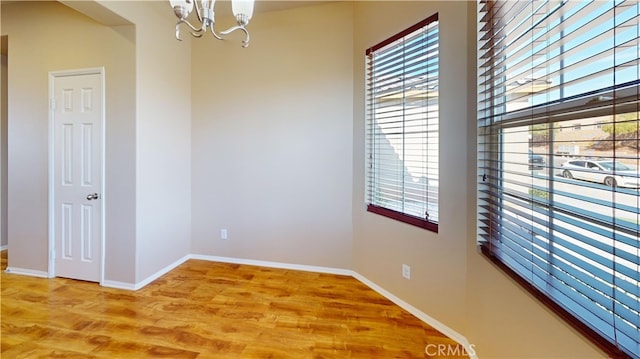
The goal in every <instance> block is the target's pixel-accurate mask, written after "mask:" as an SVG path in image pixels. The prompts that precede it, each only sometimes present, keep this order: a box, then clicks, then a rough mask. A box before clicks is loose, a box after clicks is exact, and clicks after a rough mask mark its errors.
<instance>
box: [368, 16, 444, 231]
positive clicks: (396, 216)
mask: <svg viewBox="0 0 640 359" xmlns="http://www.w3.org/2000/svg"><path fill="white" fill-rule="evenodd" d="M438 21H439V20H438V13H435V14H433V15H431V16H429V17H427V18H426V19H424V20H422V21H420V22H418V23H417V24H415V25H413V26H410V27H408V28H407V29H405V30H403V31H401V32H399V33H397V34H395V35H393V36H391V37H389V38H388V39H385V40H383V41H382V42H380V43H378V44H376V45H374V46H372V47H370V48H368V49H367V50H366V52H365V59H367V60H368V61H370V60H369V57H370V56H373V54H374V53H375V52H376V51H378V50H381V49H384V48H385V47H387V46H388V45H391V44H393V43H394V42H396V41H398V40H401V39H403V38H404V37H406V36H409V35H412V34H414V33H415V32H417V31H420V30H422V29H425V28H426V27H427V26H429V25H431V24H433V23H434V22H436V26H438V24H437V22H438ZM437 36H438V40H437V42H438V44H439V38H440V35H439V33H438V35H437ZM436 51H437V52H438V53H437V55H436V56H437V63H438V67H439V62H440V58H439V45H438V50H436ZM428 54H431V52H428ZM402 63H403V67H404V64H405V62H404V61H403V62H402ZM365 67H366V71H365V72H366V73H365V77H366V79H367V82H370V78H371V73H370V71H372V70H371V69H370V68H369V66H365ZM371 82H372V81H371ZM438 83H439V70H438ZM371 86H372V87H371V88H375V85H373V84H371ZM366 87H367V91H366V94H367V96H366V97H367V100H369V99H370V98H371V97H373V95H372V90H371V88H370V87H369V86H366ZM403 93H404V91H403ZM371 102H372V101H365V107H366V108H365V113H367V118H366V126H365V128H366V131H369V128H370V127H371V126H372V125H371V122H373V123H374V125H373V126H375V121H376V120H375V115H373V114H372V113H373V109H372V108H371V105H370V103H371ZM438 107H439V100H438ZM437 121H438V123H439V121H440V116H439V114H438V116H437ZM402 123H403V124H404V123H406V119H405V118H404V115H403V119H402ZM425 132H426V131H425ZM402 133H403V136H404V134H405V133H406V132H405V131H404V130H403V132H402ZM437 135H438V138H439V130H438V134H437ZM366 137H367V142H368V143H367V149H366V153H367V159H368V163H367V165H368V166H367V167H368V168H369V170H368V172H367V173H366V174H365V189H366V190H367V191H369V193H365V202H366V209H367V211H368V212H371V213H375V214H378V215H381V216H384V217H387V218H390V219H393V220H397V221H400V222H403V223H406V224H409V225H413V226H417V227H420V228H423V229H426V230H429V231H432V232H435V233H438V222H437V221H434V220H430V219H429V217H428V215H427V216H426V218H422V217H418V216H414V215H412V214H409V213H406V212H402V211H398V210H395V209H392V208H389V207H385V206H381V205H378V204H376V203H374V202H375V200H374V199H373V198H372V197H373V196H375V195H374V193H373V190H371V189H370V188H371V186H372V181H373V179H372V177H374V176H375V170H374V169H373V164H372V163H373V162H374V160H373V159H372V156H373V153H374V150H373V149H372V144H371V142H372V140H371V139H370V138H369V137H370V136H369V135H368V134H367V135H366ZM403 143H404V139H403ZM428 157H429V156H426V157H425V158H424V163H423V164H424V165H425V166H426V165H427V162H428ZM439 158H440V154H439V149H438V154H437V160H438V163H439ZM401 162H402V163H403V165H404V164H405V163H406V161H405V160H404V159H402V160H401ZM437 178H438V180H439V173H438V175H437ZM436 190H437V191H438V192H439V186H438V188H437V189H436ZM401 196H402V202H403V203H404V201H406V191H405V189H404V188H403V189H402V195H401ZM438 197H439V195H436V196H435V201H436V207H439V200H438ZM429 199H431V200H432V201H433V198H432V197H431V196H430V195H429V190H425V198H424V201H421V202H420V203H421V204H423V205H424V206H425V207H427V206H428V205H429V203H430V202H429Z"/></svg>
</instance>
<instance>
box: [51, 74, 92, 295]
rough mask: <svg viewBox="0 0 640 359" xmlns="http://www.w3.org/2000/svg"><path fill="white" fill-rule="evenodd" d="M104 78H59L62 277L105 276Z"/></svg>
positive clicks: (57, 230) (56, 131)
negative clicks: (103, 239) (103, 205)
mask: <svg viewBox="0 0 640 359" xmlns="http://www.w3.org/2000/svg"><path fill="white" fill-rule="evenodd" d="M102 92H103V84H102V74H100V73H89V74H75V75H62V76H54V77H53V102H52V114H53V121H52V123H53V141H54V142H53V143H54V144H53V179H52V180H53V182H54V183H53V186H52V187H53V188H52V189H53V192H54V194H53V212H54V213H53V223H54V225H53V235H54V246H55V249H54V251H53V256H54V258H55V262H54V273H55V275H56V276H59V277H67V278H73V279H81V280H87V281H94V282H99V281H100V278H101V270H102V266H101V263H102V210H103V208H102V204H101V202H102V193H101V189H102V175H103V174H102V168H103V166H102V139H103V135H102V131H103V128H102V127H103V126H102V124H103V106H104V104H103V93H102Z"/></svg>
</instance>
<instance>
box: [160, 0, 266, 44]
mask: <svg viewBox="0 0 640 359" xmlns="http://www.w3.org/2000/svg"><path fill="white" fill-rule="evenodd" d="M169 3H170V4H171V7H172V8H173V12H174V14H175V15H176V17H177V18H178V19H179V20H178V22H177V23H176V39H178V40H180V41H182V39H181V38H180V25H182V24H186V25H187V26H188V27H189V28H190V29H191V31H190V32H191V35H193V36H194V37H198V38H199V37H202V35H204V33H205V32H207V29H210V30H211V34H212V35H213V36H214V37H215V38H216V39H218V40H224V36H226V35H228V34H230V33H232V32H234V31H237V30H239V31H242V32H244V34H245V39H244V40H242V47H247V46H249V31H248V30H247V28H246V26H247V25H248V24H249V20H251V16H253V6H254V0H232V2H231V10H232V12H233V15H234V16H235V18H236V22H237V23H238V25H236V26H233V27H230V28H228V29H227V30H224V31H221V32H220V33H217V32H216V31H215V30H214V26H215V12H214V11H213V9H214V5H215V0H170V1H169ZM194 6H195V8H196V16H197V18H198V21H199V22H200V28H198V27H196V26H194V25H192V24H191V23H190V22H189V21H188V20H187V17H189V14H191V12H192V11H193V8H194Z"/></svg>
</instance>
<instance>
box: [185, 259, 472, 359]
mask: <svg viewBox="0 0 640 359" xmlns="http://www.w3.org/2000/svg"><path fill="white" fill-rule="evenodd" d="M190 258H191V259H200V260H206V261H212V262H223V263H233V264H243V265H255V266H262V267H270V268H279V269H291V270H301V271H308V272H318V273H327V274H337V275H347V276H351V277H354V278H355V279H357V280H359V281H360V282H362V283H364V284H365V285H366V286H368V287H369V288H371V289H373V290H374V291H376V292H378V293H379V294H380V295H382V296H383V297H385V298H387V299H389V300H390V301H392V302H393V303H395V304H396V305H397V306H399V307H400V308H402V309H404V310H406V311H407V312H409V313H411V314H412V315H413V316H414V317H416V318H418V319H420V320H421V321H423V322H425V323H426V324H428V325H430V326H432V327H433V328H434V329H436V330H438V331H439V332H441V333H442V334H444V335H446V336H448V337H449V338H451V339H453V340H455V341H456V342H457V343H458V344H460V345H462V346H463V347H464V348H465V350H466V353H467V354H468V355H469V356H470V357H471V359H478V357H477V355H476V353H475V350H474V348H473V346H472V345H471V344H470V343H469V341H468V340H467V338H465V337H464V336H463V335H462V334H460V333H458V332H456V331H455V330H453V329H451V328H449V327H448V326H446V325H444V324H442V323H441V322H439V321H438V320H436V319H434V318H432V317H430V316H429V315H427V314H426V313H424V312H422V311H421V310H419V309H418V308H416V307H414V306H412V305H411V304H409V303H407V302H405V301H403V300H402V299H400V298H398V297H396V296H395V295H393V294H391V293H390V292H389V291H387V290H385V289H384V288H382V287H380V286H379V285H377V284H375V283H374V282H372V281H370V280H369V279H367V278H366V277H364V276H363V275H360V274H359V273H356V272H354V271H352V270H349V269H341V268H330V267H317V266H308V265H300V264H289V263H280V262H270V261H257V260H251V259H242V258H230V257H217V256H206V255H200V254H192V255H191V256H190Z"/></svg>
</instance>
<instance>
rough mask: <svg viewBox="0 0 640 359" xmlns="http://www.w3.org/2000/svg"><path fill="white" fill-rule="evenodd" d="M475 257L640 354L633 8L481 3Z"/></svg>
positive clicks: (639, 73) (606, 343)
mask: <svg viewBox="0 0 640 359" xmlns="http://www.w3.org/2000/svg"><path fill="white" fill-rule="evenodd" d="M478 9H479V16H478V18H479V29H480V30H479V37H478V39H479V44H478V101H479V102H478V132H479V142H478V147H479V167H478V174H479V178H480V182H479V198H478V211H479V214H478V231H479V244H480V245H481V247H482V249H483V252H484V253H485V254H487V255H489V256H490V257H491V258H492V259H493V260H494V261H497V262H499V264H502V265H505V266H506V267H507V268H508V271H512V272H513V273H516V274H517V276H518V277H519V278H520V279H521V280H522V281H524V282H526V283H525V284H524V285H525V287H527V286H530V290H532V291H534V292H536V294H540V296H538V297H539V298H541V300H542V301H544V302H545V303H547V304H548V305H550V306H551V307H552V308H554V309H559V310H556V312H559V313H561V315H562V316H563V317H565V319H567V320H568V321H569V322H570V323H572V324H574V325H575V326H576V327H577V328H578V329H579V330H580V331H581V332H583V333H585V334H586V335H587V336H588V337H589V338H590V339H591V340H592V341H593V342H594V343H596V344H598V345H599V346H600V347H601V348H603V349H604V350H606V351H607V352H608V353H609V354H610V355H612V356H616V355H618V356H630V357H634V358H640V344H639V341H640V329H639V328H640V314H639V313H640V301H639V298H640V289H639V287H638V283H639V282H638V281H639V280H640V264H639V263H640V259H639V258H640V244H639V240H638V238H639V233H640V210H639V208H640V196H639V194H640V192H639V190H638V187H640V179H639V175H638V168H639V167H640V158H639V153H640V152H639V151H640V136H639V133H640V122H639V120H638V113H639V111H640V105H639V99H640V90H639V82H640V81H639V80H640V67H639V64H638V63H639V55H640V47H639V44H640V42H639V37H640V36H639V34H640V21H639V13H640V5H639V3H638V1H621V0H618V1H489V0H481V1H479V3H478Z"/></svg>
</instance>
